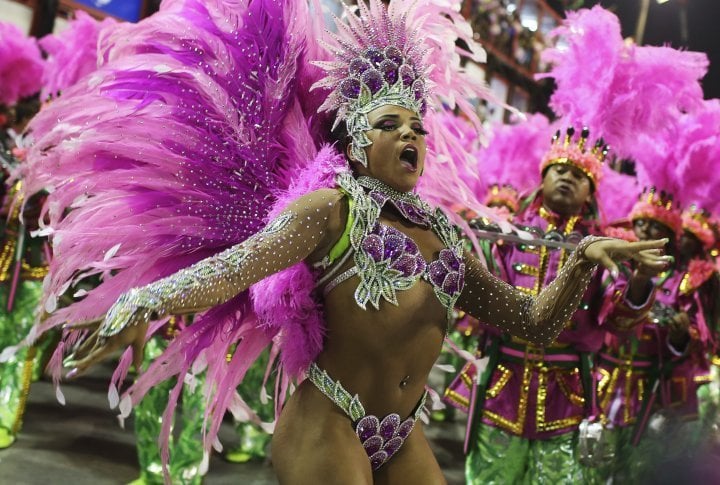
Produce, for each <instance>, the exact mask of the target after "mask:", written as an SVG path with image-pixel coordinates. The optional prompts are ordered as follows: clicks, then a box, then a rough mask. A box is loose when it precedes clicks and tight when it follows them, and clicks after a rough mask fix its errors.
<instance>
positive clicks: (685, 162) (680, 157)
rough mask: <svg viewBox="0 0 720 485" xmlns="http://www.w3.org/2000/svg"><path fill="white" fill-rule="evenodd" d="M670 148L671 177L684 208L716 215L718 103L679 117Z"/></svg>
mask: <svg viewBox="0 0 720 485" xmlns="http://www.w3.org/2000/svg"><path fill="white" fill-rule="evenodd" d="M677 134H678V138H677V139H676V140H675V144H674V145H673V151H674V153H675V162H676V163H674V169H675V176H676V177H677V178H678V179H679V180H680V181H682V193H681V194H678V195H679V196H680V197H682V201H683V204H684V205H685V207H688V206H690V205H691V204H695V205H697V206H698V207H700V208H702V209H705V210H706V211H708V212H710V213H712V214H718V212H720V196H719V195H718V194H720V170H718V160H720V100H717V99H713V100H708V101H705V102H704V103H703V105H702V108H701V109H699V110H697V111H694V112H691V113H688V114H686V115H684V116H682V117H681V118H680V121H679V129H678V132H677Z"/></svg>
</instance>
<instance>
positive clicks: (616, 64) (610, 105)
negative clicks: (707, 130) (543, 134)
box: [539, 6, 708, 163]
mask: <svg viewBox="0 0 720 485" xmlns="http://www.w3.org/2000/svg"><path fill="white" fill-rule="evenodd" d="M551 36H552V37H557V38H561V40H562V41H563V42H559V43H558V46H557V47H555V48H553V49H548V50H547V51H546V52H544V53H543V59H544V60H545V61H547V62H549V63H551V64H552V70H551V71H550V72H549V73H547V74H543V75H541V76H539V77H552V78H553V79H554V80H555V82H556V84H557V90H556V91H555V92H554V93H553V95H552V97H551V100H550V105H551V107H552V108H553V110H554V111H555V112H556V113H557V114H558V115H559V116H560V117H561V118H562V123H563V124H565V125H567V126H575V127H578V126H587V127H588V128H589V129H590V132H591V133H593V134H594V135H595V136H596V137H598V138H600V137H602V139H603V141H604V142H605V143H608V144H609V145H610V146H611V147H612V151H613V153H615V154H616V155H618V156H620V157H621V158H633V159H635V158H636V157H635V155H636V154H637V152H638V147H637V143H636V141H637V138H638V137H639V136H642V135H645V136H648V137H651V138H652V137H654V136H656V134H657V133H661V132H663V131H664V130H665V129H666V125H667V122H668V119H673V118H676V117H677V116H679V115H680V114H681V113H682V112H685V111H689V110H692V109H696V108H697V107H698V106H699V105H700V104H701V103H702V89H701V86H700V84H699V82H698V81H699V79H701V78H702V77H703V76H704V75H705V72H706V70H707V64H708V62H707V56H705V55H704V54H702V53H697V52H685V51H678V50H675V49H671V48H669V47H636V46H634V45H632V44H628V43H625V42H624V40H623V38H622V35H621V31H620V23H619V20H618V18H617V17H616V16H615V15H614V14H612V13H610V12H609V11H607V10H604V9H603V8H602V7H599V6H596V7H593V8H592V9H590V10H587V9H583V10H579V11H577V12H568V16H567V19H566V20H565V21H564V22H563V25H562V26H561V27H559V28H557V29H555V30H554V31H553V32H552V33H551ZM592 162H593V161H591V160H588V163H592Z"/></svg>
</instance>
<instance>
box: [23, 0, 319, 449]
mask: <svg viewBox="0 0 720 485" xmlns="http://www.w3.org/2000/svg"><path fill="white" fill-rule="evenodd" d="M304 8H305V4H304V3H297V2H284V1H280V0H277V1H276V0H260V1H257V2H255V1H253V2H249V3H247V4H246V3H244V2H239V1H229V0H228V1H202V2H201V1H199V0H166V1H165V2H163V5H162V8H161V11H160V12H159V13H158V14H156V15H154V16H152V17H150V18H148V19H145V20H143V21H142V22H140V23H138V24H119V25H118V26H117V27H116V28H113V29H112V31H111V32H108V33H107V35H104V36H103V38H102V39H101V41H100V44H101V51H100V58H101V59H102V62H103V64H102V65H101V67H100V68H99V69H98V70H97V71H95V72H94V73H92V74H91V75H89V76H86V77H84V78H83V79H81V81H80V82H79V83H76V84H75V85H73V86H71V87H69V88H68V89H67V90H66V91H65V92H63V95H62V96H61V97H59V98H58V99H57V100H55V101H54V102H53V103H52V104H50V105H49V106H48V107H47V108H46V109H45V110H43V111H42V112H41V113H40V114H39V116H38V117H37V118H36V119H35V120H33V122H32V123H31V125H30V128H29V130H30V133H31V135H32V137H33V139H34V143H33V146H32V148H31V150H30V152H29V154H28V161H27V164H26V166H25V167H24V172H23V174H22V175H23V177H24V180H25V191H26V193H28V194H32V193H35V192H38V191H40V190H43V189H48V190H49V192H50V194H49V196H48V198H47V202H46V204H45V206H44V207H43V211H42V218H41V220H42V227H41V229H40V233H42V234H47V235H48V236H49V237H50V239H51V241H52V243H53V246H54V249H55V256H56V257H55V258H54V259H53V261H52V263H51V267H50V274H49V276H48V280H47V282H46V286H45V293H44V296H43V305H44V307H45V310H46V311H47V312H48V313H49V316H48V318H47V319H46V320H45V321H44V322H43V323H42V324H41V325H40V326H39V327H38V328H37V329H36V331H35V333H34V335H39V334H40V333H42V332H43V331H45V330H47V329H49V328H53V327H57V326H61V325H63V324H65V323H66V322H71V323H75V322H82V321H87V320H92V319H96V318H99V317H102V315H103V314H104V313H105V312H106V311H107V309H108V308H109V307H110V305H111V304H112V303H113V302H114V301H115V300H116V299H117V297H118V296H119V295H120V294H121V293H123V292H125V291H127V290H129V289H130V288H133V287H137V286H142V285H145V284H147V283H150V282H152V281H155V280H157V279H159V278H161V277H163V276H166V275H169V274H171V273H174V272H176V271H177V270H179V269H181V268H183V267H186V266H188V265H190V264H192V263H194V262H196V261H198V260H200V259H203V258H205V257H207V256H210V255H212V254H215V253H217V252H219V251H222V250H223V249H225V248H228V247H230V246H232V245H234V244H237V243H239V242H242V241H243V240H244V239H246V238H247V237H249V236H250V235H252V234H254V233H256V232H257V231H258V230H259V229H261V228H262V227H263V224H264V220H265V218H266V216H267V214H268V213H269V211H270V210H271V208H272V203H273V200H274V197H276V193H277V192H278V191H279V190H280V189H282V188H283V187H286V186H287V185H288V183H289V174H291V173H292V172H293V167H296V166H297V165H303V166H304V165H305V164H306V163H307V160H308V159H312V158H313V157H314V155H315V152H316V150H315V145H314V144H313V140H312V138H311V137H310V135H309V132H308V128H307V126H306V125H307V124H308V123H306V122H305V121H303V120H304V119H305V116H304V114H303V113H302V112H301V105H300V103H299V101H298V93H297V82H296V72H297V66H298V65H299V64H301V63H303V62H306V61H305V60H304V58H303V45H304V39H305V35H310V34H309V33H307V32H305V31H304V30H303V28H304V24H303V22H301V21H298V22H297V23H296V22H295V20H296V19H299V18H304V17H307V16H308V15H309V14H308V12H307V11H305V10H303V9H304ZM298 126H301V127H302V126H305V131H302V130H298V129H297V127H298ZM89 277H99V278H100V284H99V286H97V287H96V288H94V289H92V290H90V291H89V292H87V294H85V295H84V296H82V297H80V298H78V299H77V300H76V301H75V302H74V303H73V304H72V305H70V306H67V307H64V308H61V309H56V302H57V299H58V298H59V297H60V296H61V295H63V294H65V293H67V292H68V291H70V292H71V293H72V292H73V291H74V290H73V289H72V288H73V287H74V286H75V285H77V284H78V283H79V282H81V281H83V280H84V279H86V278H89ZM157 327H158V325H153V327H152V328H157ZM271 330H272V331H275V332H277V329H271ZM273 337H274V335H273V334H272V332H271V331H269V330H268V329H267V328H265V327H263V326H262V325H260V324H259V323H258V322H257V317H256V316H255V314H254V312H253V309H252V305H251V301H250V297H249V292H247V291H246V292H243V293H241V294H240V295H238V296H237V297H235V298H234V299H232V300H230V301H229V302H226V303H225V304H222V305H219V306H217V307H215V308H213V309H211V310H209V311H208V312H206V313H204V314H201V315H198V316H197V318H196V320H195V322H194V323H193V324H192V325H191V326H189V327H187V328H186V329H184V330H183V331H182V332H181V333H180V335H179V336H178V337H177V338H176V339H175V340H174V341H173V342H172V343H171V344H170V346H169V348H168V349H167V351H166V352H165V353H164V354H163V355H162V356H161V357H160V358H158V359H157V360H156V361H155V362H154V363H153V364H152V365H151V366H150V368H149V369H148V370H147V371H146V372H145V373H143V374H142V375H141V376H140V377H139V378H138V380H137V381H136V383H135V384H134V385H133V386H132V387H131V388H130V389H129V390H128V391H127V394H126V396H125V397H123V398H122V399H120V401H119V403H120V407H121V412H122V413H123V415H124V414H126V413H127V412H129V405H130V404H132V403H137V402H138V401H139V400H140V399H142V396H143V395H144V394H145V393H146V392H147V390H148V389H150V388H152V387H153V386H154V385H155V384H156V383H157V382H159V381H162V380H164V379H167V378H170V377H172V376H174V375H177V376H179V378H178V385H177V386H178V387H176V388H175V389H174V390H173V399H171V402H170V404H169V406H168V408H167V411H166V414H165V419H166V422H171V420H170V419H169V417H170V416H171V415H172V413H173V410H174V409H175V405H176V399H174V398H175V397H177V395H178V392H179V388H180V386H182V385H183V381H184V380H185V379H186V378H187V379H189V378H191V375H192V374H194V373H195V372H197V371H199V370H201V369H203V368H205V369H207V373H208V379H207V386H208V387H207V399H208V402H209V405H208V411H207V413H208V418H210V423H211V424H210V429H209V431H208V433H207V434H206V445H208V446H209V444H210V443H212V442H213V441H214V438H215V435H216V432H217V429H218V427H219V425H220V423H221V422H222V416H223V414H224V412H225V410H226V409H227V408H228V407H229V406H231V405H232V403H237V402H239V401H238V399H237V398H236V397H234V393H235V388H236V387H237V384H238V383H239V381H240V380H241V379H242V378H243V376H244V374H245V372H246V371H247V368H248V367H249V366H250V365H251V364H252V362H254V361H255V360H256V358H257V356H258V354H259V353H260V352H261V351H262V349H263V348H265V347H267V346H268V345H270V344H271V342H272V338H273ZM236 342H237V343H238V350H237V352H236V356H235V357H234V358H233V360H232V362H230V363H227V362H226V361H225V355H226V354H227V350H228V348H229V346H230V345H232V344H233V343H236ZM65 348H69V346H68V345H65ZM54 362H55V363H56V364H59V360H58V359H56V360H55V361H54ZM123 362H124V364H125V366H126V365H127V363H128V362H129V360H128V359H127V358H124V359H123ZM123 372H124V369H119V370H118V373H117V376H116V377H117V378H119V377H121V376H122V374H123ZM168 433H169V428H165V429H164V430H163V436H164V441H165V443H167V438H168Z"/></svg>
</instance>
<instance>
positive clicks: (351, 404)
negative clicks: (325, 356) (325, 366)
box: [307, 362, 427, 423]
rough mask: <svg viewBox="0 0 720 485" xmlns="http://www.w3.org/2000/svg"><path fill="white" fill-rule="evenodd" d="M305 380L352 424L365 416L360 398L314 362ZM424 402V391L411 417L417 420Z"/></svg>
mask: <svg viewBox="0 0 720 485" xmlns="http://www.w3.org/2000/svg"><path fill="white" fill-rule="evenodd" d="M307 378H308V380H309V381H310V382H312V383H313V384H314V385H315V387H317V388H318V389H319V390H320V392H322V393H323V394H325V395H326V396H327V397H328V398H329V399H330V400H331V401H332V402H334V403H335V404H336V405H337V406H338V407H339V408H340V409H342V410H343V411H345V414H347V415H348V417H349V418H350V419H351V420H352V421H353V423H355V422H357V421H359V420H360V419H362V418H363V417H364V416H365V408H364V407H363V405H362V403H361V402H360V398H359V397H358V395H357V394H355V395H354V396H353V395H351V394H350V393H349V392H348V391H347V390H346V389H345V388H344V387H343V386H342V384H340V381H336V380H334V379H333V378H332V377H330V376H329V375H328V373H327V372H326V371H324V370H322V369H321V368H320V367H319V366H318V365H317V364H316V363H315V362H313V363H311V364H310V367H309V368H308V371H307ZM425 401H427V391H425V392H424V393H423V395H422V397H421V398H420V400H419V401H418V403H417V405H416V406H415V409H414V410H413V413H412V415H411V417H412V418H413V419H415V420H417V419H418V418H419V417H420V415H421V414H422V410H423V408H424V407H425Z"/></svg>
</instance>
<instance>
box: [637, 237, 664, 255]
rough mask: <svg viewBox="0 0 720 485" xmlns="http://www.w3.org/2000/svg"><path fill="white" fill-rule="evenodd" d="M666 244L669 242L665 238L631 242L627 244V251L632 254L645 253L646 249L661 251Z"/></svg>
mask: <svg viewBox="0 0 720 485" xmlns="http://www.w3.org/2000/svg"><path fill="white" fill-rule="evenodd" d="M668 242H669V240H668V239H667V238H665V239H653V240H650V241H637V242H631V243H628V249H629V250H630V251H632V252H634V253H637V252H640V251H645V250H647V249H663V248H664V247H665V245H666V244H667V243H668Z"/></svg>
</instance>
